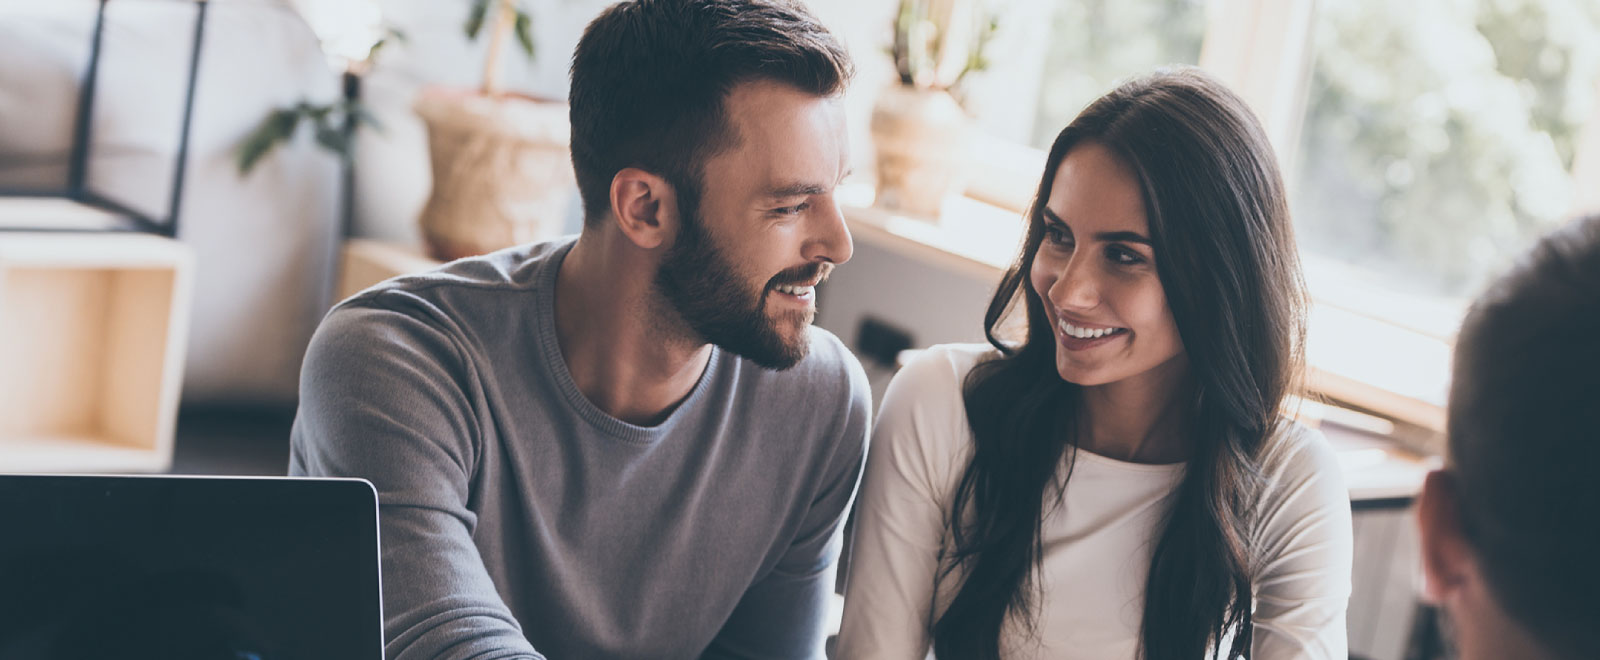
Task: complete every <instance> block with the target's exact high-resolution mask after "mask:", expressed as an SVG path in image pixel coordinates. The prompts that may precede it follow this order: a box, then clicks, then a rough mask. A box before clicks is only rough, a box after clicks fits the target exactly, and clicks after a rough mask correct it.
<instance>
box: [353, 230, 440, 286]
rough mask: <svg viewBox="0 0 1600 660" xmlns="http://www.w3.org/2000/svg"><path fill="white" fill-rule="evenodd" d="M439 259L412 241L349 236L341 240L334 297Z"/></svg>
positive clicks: (420, 268) (430, 265) (424, 267)
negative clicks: (337, 285)
mask: <svg viewBox="0 0 1600 660" xmlns="http://www.w3.org/2000/svg"><path fill="white" fill-rule="evenodd" d="M440 263H442V262H440V261H438V260H436V259H431V258H429V257H428V256H427V255H425V254H423V253H422V248H420V247H417V246H414V245H406V244H403V243H391V242H388V241H380V240H374V239H370V238H352V239H350V240H348V241H345V242H344V253H343V255H342V259H340V265H339V288H338V290H337V291H336V292H335V297H336V298H337V299H338V300H344V299H345V298H349V297H350V296H353V295H355V294H357V293H360V292H361V290H362V289H365V288H367V287H370V286H372V285H374V284H377V283H379V282H382V281H384V280H386V279H389V278H391V277H398V276H400V275H409V274H411V273H416V272H421V271H424V270H428V269H430V268H435V267H437V266H438V265H439V264H440Z"/></svg>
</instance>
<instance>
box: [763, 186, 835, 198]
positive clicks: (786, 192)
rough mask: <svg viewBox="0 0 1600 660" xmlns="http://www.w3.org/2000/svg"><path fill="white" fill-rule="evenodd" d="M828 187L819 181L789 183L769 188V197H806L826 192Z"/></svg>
mask: <svg viewBox="0 0 1600 660" xmlns="http://www.w3.org/2000/svg"><path fill="white" fill-rule="evenodd" d="M827 192H828V189H827V188H826V187H824V186H822V185H821V184H817V183H788V184H783V185H780V186H777V187H774V188H768V189H767V196H768V197H804V196H807V195H822V194H826V193H827Z"/></svg>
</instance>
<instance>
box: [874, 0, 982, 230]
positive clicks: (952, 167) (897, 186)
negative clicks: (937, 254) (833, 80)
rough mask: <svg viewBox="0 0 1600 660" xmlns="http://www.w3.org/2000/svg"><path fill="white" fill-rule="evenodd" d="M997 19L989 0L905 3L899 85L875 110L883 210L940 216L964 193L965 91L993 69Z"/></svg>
mask: <svg viewBox="0 0 1600 660" xmlns="http://www.w3.org/2000/svg"><path fill="white" fill-rule="evenodd" d="M995 28H996V21H995V19H994V17H993V16H990V15H988V14H987V13H986V12H985V11H983V6H982V2H981V0H900V6H899V11H898V12H897V13H896V16H895V24H894V45H893V47H892V49H891V55H892V56H893V57H894V65H895V70H896V73H897V74H898V75H899V80H898V81H897V82H896V83H895V84H893V85H890V86H889V87H888V88H887V89H885V90H884V91H883V93H882V94H881V95H880V96H879V97H878V102H877V105H876V106H875V107H874V109H873V112H872V140H873V144H874V146H875V147H876V149H877V174H878V194H877V202H876V203H877V204H878V205H879V206H883V207H885V208H891V209H895V210H898V211H902V212H904V213H907V214H910V215H913V216H919V217H924V218H937V217H938V215H939V208H940V207H941V206H942V205H943V203H944V199H945V197H946V196H948V195H952V194H959V193H961V191H962V188H963V187H964V179H965V177H964V172H963V169H964V167H965V164H966V160H967V155H968V154H967V151H968V148H969V147H968V145H969V142H970V139H971V120H970V119H969V118H968V117H967V114H966V112H965V111H964V110H963V109H962V107H961V104H960V102H959V101H958V97H957V89H958V87H959V86H960V85H961V83H962V81H963V80H965V79H966V77H967V75H968V74H970V73H972V72H974V71H980V70H982V69H984V68H985V67H987V66H988V62H987V61H986V60H985V59H984V54H983V53H984V49H985V47H986V46H987V45H988V42H989V39H990V38H992V37H993V36H994V32H995Z"/></svg>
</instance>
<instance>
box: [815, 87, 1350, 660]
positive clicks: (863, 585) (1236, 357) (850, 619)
mask: <svg viewBox="0 0 1600 660" xmlns="http://www.w3.org/2000/svg"><path fill="white" fill-rule="evenodd" d="M1018 305H1020V306H1021V309H1022V310H1023V311H1024V313H1025V314H1026V319H1025V320H1026V328H1025V330H1026V334H1025V336H1023V337H1020V338H1014V339H1013V338H1007V337H1006V336H1004V334H1005V331H1004V328H1006V327H1008V326H1013V325H1015V324H1008V323H1005V321H1006V319H1007V317H1008V315H1009V314H1010V313H1011V312H1012V311H1013V310H1014V309H1016V308H1017V306H1018ZM1305 311H1306V298H1305V294H1304V287H1303V284H1302V281H1301V277H1300V271H1299V261H1298V259H1297V257H1296V251H1295V243H1294V239H1293V232H1292V229H1291V227H1290V223H1289V211H1288V206H1287V202H1286V201H1285V197H1284V191H1283V182H1282V178H1281V176H1280V175H1279V172H1278V167H1277V164H1276V162H1275V160H1274V157H1273V155H1272V149H1271V146H1270V145H1269V144H1268V142H1267V139H1266V136H1265V134H1264V132H1263V131H1262V129H1261V127H1260V125H1259V124H1258V123H1257V121H1256V120H1255V118H1254V116H1253V115H1252V114H1251V113H1250V111H1249V110H1248V109H1247V108H1246V106H1245V104H1244V102H1243V101H1242V100H1240V99H1239V98H1238V97H1237V96H1235V95H1234V94H1233V93H1232V92H1230V91H1228V90H1227V89H1226V88H1225V87H1223V86H1222V85H1221V84H1220V83H1218V82H1216V81H1215V80H1213V79H1211V78H1210V77H1208V76H1207V75H1205V74H1203V73H1201V72H1199V71H1198V70H1196V69H1176V70H1163V71H1160V72H1157V73H1155V74H1153V75H1150V76H1147V77H1144V78H1141V79H1137V80H1134V81H1132V82H1129V83H1126V84H1124V85H1122V86H1120V87H1118V88H1117V89H1116V90H1114V91H1112V92H1111V93H1109V94H1107V95H1106V96H1104V97H1102V98H1100V99H1099V100H1097V101H1095V102H1094V103H1093V104H1091V105H1090V106H1089V107H1088V108H1086V109H1085V110H1084V111H1083V113H1082V114H1080V115H1079V116H1078V117H1077V119H1075V120H1074V121H1073V122H1072V124H1071V125H1069V126H1067V128H1066V129H1065V130H1063V131H1062V132H1061V134H1060V135H1059V136H1058V137H1057V138H1056V141H1055V144H1054V145H1053V146H1052V147H1051V149H1050V155H1049V158H1048V160H1047V161H1046V167H1045V172H1044V175H1043V178H1042V180H1041V181H1040V183H1039V189H1038V194H1037V196H1036V197H1035V199H1034V203H1033V207H1032V209H1031V210H1030V212H1029V216H1028V231H1027V239H1026V241H1025V243H1024V245H1023V248H1022V250H1021V254H1020V255H1019V256H1018V258H1017V262H1016V264H1015V265H1014V266H1012V267H1011V269H1010V270H1008V271H1007V272H1006V275H1005V277H1004V279H1003V280H1002V281H1001V284H1000V287H999V290H998V291H997V292H996V294H995V296H994V299H993V300H992V301H991V302H990V304H989V309H988V313H987V315H986V317H985V325H986V331H987V335H988V338H989V344H988V345H984V344H976V345H946V346H939V347H935V348H933V349H931V350H929V351H927V352H926V353H925V354H923V355H922V356H920V357H919V358H918V359H917V360H915V361H913V362H912V363H911V364H909V365H907V366H906V367H905V368H904V369H903V370H902V372H901V373H900V374H897V376H896V377H895V379H894V381H893V383H891V385H890V387H889V391H888V393H887V395H886V396H885V399H884V403H883V411H882V415H881V418H880V419H879V421H878V426H877V428H876V430H875V432H874V435H873V441H872V442H873V445H872V449H871V452H870V453H869V458H868V467H867V474H866V481H865V485H864V486H863V490H862V495H861V501H860V503H859V505H858V506H859V507H860V509H859V511H858V512H857V514H858V516H859V518H858V521H857V523H858V526H857V530H856V540H855V548H854V554H853V558H852V563H851V566H850V574H849V586H848V589H847V591H846V597H845V614H844V627H843V630H842V633H841V639H840V646H839V651H840V653H839V654H838V655H839V656H840V657H843V658H922V657H923V656H924V655H925V654H926V653H927V651H928V649H929V648H930V647H931V648H932V649H933V651H934V652H935V653H936V654H937V655H938V656H939V657H941V658H958V659H967V658H1001V657H1005V658H1034V657H1038V658H1092V659H1095V660H1104V659H1111V658H1144V659H1146V660H1195V659H1198V658H1208V657H1226V658H1234V657H1251V658H1257V659H1269V660H1271V659H1278V658H1330V659H1332V658H1339V659H1343V658H1344V657H1345V656H1346V642H1345V605H1346V602H1347V600H1348V598H1349V595H1350V559H1351V530H1350V508H1349V500H1348V497H1349V496H1348V493H1347V491H1346V490H1345V486H1344V483H1343V480H1342V477H1341V474H1340V472H1339V467H1338V461H1337V459H1336V457H1335V455H1334V454H1333V452H1332V450H1331V449H1330V448H1329V447H1328V446H1327V443H1326V441H1325V440H1323V439H1322V437H1321V436H1320V435H1318V434H1316V433H1315V432H1313V431H1310V430H1307V429H1305V428H1303V427H1301V426H1299V425H1297V424H1295V423H1293V422H1292V421H1290V420H1289V419H1287V418H1286V417H1285V402H1286V400H1289V399H1290V397H1291V395H1292V394H1294V393H1295V390H1296V386H1297V383H1298V380H1299V376H1300V372H1301V370H1302V365H1303V357H1302V349H1303V345H1304V334H1305V333H1304V317H1305Z"/></svg>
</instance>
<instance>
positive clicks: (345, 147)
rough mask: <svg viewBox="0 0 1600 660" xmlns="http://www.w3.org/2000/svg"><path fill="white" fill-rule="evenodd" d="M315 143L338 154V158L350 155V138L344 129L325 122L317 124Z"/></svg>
mask: <svg viewBox="0 0 1600 660" xmlns="http://www.w3.org/2000/svg"><path fill="white" fill-rule="evenodd" d="M317 144H320V145H322V146H323V147H324V148H326V149H327V150H328V151H332V152H333V153H336V154H339V157H340V158H349V157H350V139H349V136H348V135H346V134H345V132H344V131H342V130H339V129H337V128H334V127H333V126H329V125H327V124H319V125H317Z"/></svg>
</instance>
